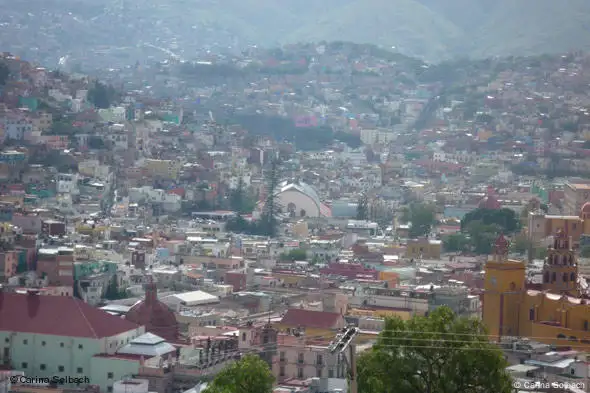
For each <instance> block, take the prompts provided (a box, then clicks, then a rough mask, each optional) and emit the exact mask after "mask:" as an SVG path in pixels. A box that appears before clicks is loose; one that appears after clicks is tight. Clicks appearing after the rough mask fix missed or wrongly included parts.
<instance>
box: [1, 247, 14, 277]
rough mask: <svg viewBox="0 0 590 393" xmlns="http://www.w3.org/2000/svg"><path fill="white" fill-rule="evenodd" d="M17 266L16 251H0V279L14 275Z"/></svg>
mask: <svg viewBox="0 0 590 393" xmlns="http://www.w3.org/2000/svg"><path fill="white" fill-rule="evenodd" d="M17 267H18V258H17V256H16V251H4V252H0V272H1V273H2V275H3V276H4V277H2V278H0V281H5V280H7V279H8V278H10V277H12V276H15V275H16V269H17Z"/></svg>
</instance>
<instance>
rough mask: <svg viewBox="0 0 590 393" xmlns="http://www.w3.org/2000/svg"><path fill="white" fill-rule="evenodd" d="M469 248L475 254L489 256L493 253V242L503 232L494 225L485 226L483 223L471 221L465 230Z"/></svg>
mask: <svg viewBox="0 0 590 393" xmlns="http://www.w3.org/2000/svg"><path fill="white" fill-rule="evenodd" d="M466 231H467V233H468V234H469V239H470V241H471V246H472V247H473V251H474V252H475V253H476V254H480V255H489V254H491V253H492V251H493V247H494V242H495V241H496V239H497V238H498V235H499V234H500V233H501V232H503V231H502V227H500V226H499V225H496V224H485V223H484V222H483V221H471V222H470V223H469V225H468V226H467V228H466Z"/></svg>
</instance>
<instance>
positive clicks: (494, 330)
mask: <svg viewBox="0 0 590 393" xmlns="http://www.w3.org/2000/svg"><path fill="white" fill-rule="evenodd" d="M509 247H510V243H509V242H508V240H506V238H505V237H504V235H500V236H499V237H498V239H497V240H496V243H495V245H494V253H493V255H492V256H491V258H490V259H489V260H488V262H487V263H486V265H485V278H484V295H483V322H484V324H485V325H486V326H487V328H488V333H489V335H490V338H491V339H492V340H495V341H499V340H500V338H501V337H502V336H517V335H518V331H519V326H518V324H519V317H518V316H519V314H520V307H521V303H522V300H523V297H524V294H525V291H526V289H525V278H526V272H525V264H524V262H523V261H518V260H512V259H508V249H509Z"/></svg>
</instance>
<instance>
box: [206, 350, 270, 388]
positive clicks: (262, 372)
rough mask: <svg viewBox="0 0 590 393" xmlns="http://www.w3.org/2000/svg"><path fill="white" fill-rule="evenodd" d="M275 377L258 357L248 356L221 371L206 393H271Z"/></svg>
mask: <svg viewBox="0 0 590 393" xmlns="http://www.w3.org/2000/svg"><path fill="white" fill-rule="evenodd" d="M273 383H274V376H273V374H272V372H271V370H270V368H269V367H268V365H267V364H266V363H265V362H264V361H263V360H262V359H261V358H260V357H259V356H256V355H246V356H244V357H243V358H242V359H240V360H239V361H237V362H236V363H234V364H232V365H231V366H229V367H226V368H224V369H223V370H221V372H220V373H219V374H217V375H216V376H215V378H214V379H213V381H212V382H211V383H210V384H209V386H207V389H205V392H204V393H271V392H272V389H273Z"/></svg>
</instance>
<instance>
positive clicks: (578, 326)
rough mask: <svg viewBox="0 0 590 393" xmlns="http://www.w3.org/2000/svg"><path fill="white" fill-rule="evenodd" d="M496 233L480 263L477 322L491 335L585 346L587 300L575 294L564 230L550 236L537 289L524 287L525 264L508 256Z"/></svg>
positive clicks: (589, 343)
mask: <svg viewBox="0 0 590 393" xmlns="http://www.w3.org/2000/svg"><path fill="white" fill-rule="evenodd" d="M508 247H509V243H508V241H507V240H506V239H505V238H504V237H503V236H500V237H499V238H498V240H497V241H496V245H495V251H494V255H493V256H492V258H491V259H490V260H489V261H488V262H487V264H486V266H485V281H484V290H485V292H484V300H483V321H484V323H485V324H486V325H487V327H488V330H489V334H490V336H491V338H492V339H494V340H499V339H500V338H502V337H503V336H523V337H529V338H531V339H534V340H536V341H540V342H544V343H546V344H550V345H559V346H571V347H573V348H574V349H580V348H582V347H584V348H585V349H587V348H590V331H589V327H590V326H589V320H590V304H588V300H586V298H584V297H581V296H580V295H579V290H578V288H579V287H578V266H577V258H576V255H575V253H574V251H573V249H572V240H571V238H570V237H568V236H567V235H566V233H565V232H564V231H559V232H558V233H557V234H556V235H555V240H554V243H553V245H552V246H551V247H549V249H548V255H547V258H546V259H545V264H544V267H543V283H542V285H541V290H538V289H537V290H533V289H530V288H527V282H526V272H525V270H526V266H525V263H524V262H523V261H521V260H513V259H508Z"/></svg>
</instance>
